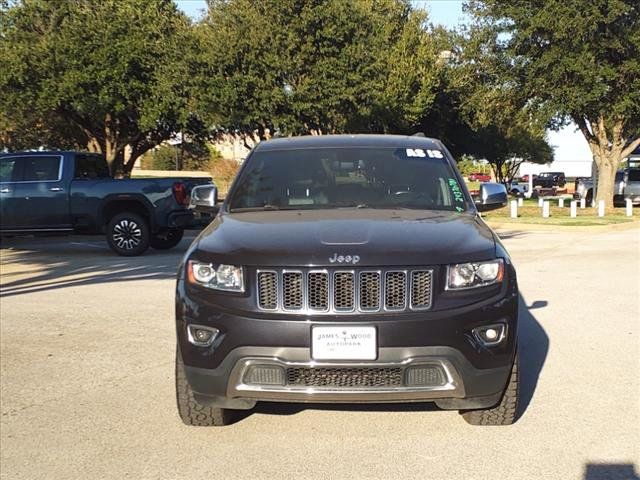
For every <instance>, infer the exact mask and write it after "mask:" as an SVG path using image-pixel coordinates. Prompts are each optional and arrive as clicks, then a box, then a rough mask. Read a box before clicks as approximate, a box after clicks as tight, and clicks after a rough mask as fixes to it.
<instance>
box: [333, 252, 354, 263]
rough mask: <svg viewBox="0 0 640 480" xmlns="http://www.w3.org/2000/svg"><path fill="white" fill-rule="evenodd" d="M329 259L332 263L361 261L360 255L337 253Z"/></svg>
mask: <svg viewBox="0 0 640 480" xmlns="http://www.w3.org/2000/svg"><path fill="white" fill-rule="evenodd" d="M329 261H330V262H331V263H336V262H338V263H352V264H353V265H355V264H356V263H358V262H359V261H360V256H359V255H338V254H337V253H334V254H333V257H329Z"/></svg>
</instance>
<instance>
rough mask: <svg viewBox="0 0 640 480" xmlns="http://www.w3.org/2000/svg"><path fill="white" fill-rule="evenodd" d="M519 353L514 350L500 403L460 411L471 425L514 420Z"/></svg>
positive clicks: (516, 402) (493, 423) (497, 423)
mask: <svg viewBox="0 0 640 480" xmlns="http://www.w3.org/2000/svg"><path fill="white" fill-rule="evenodd" d="M518 358H519V355H518V353H517V352H516V358H515V360H514V361H513V366H512V367H511V375H509V381H508V382H507V387H506V388H505V389H504V393H503V395H502V399H501V400H500V403H499V404H498V405H496V406H495V407H493V408H487V409H486V410H467V411H463V412H460V413H461V414H462V418H464V419H465V420H466V421H467V423H469V424H471V425H511V424H512V423H513V422H515V420H516V415H517V413H518V394H519V382H520V379H519V376H520V374H519V371H518V365H519V363H520V361H519V360H518Z"/></svg>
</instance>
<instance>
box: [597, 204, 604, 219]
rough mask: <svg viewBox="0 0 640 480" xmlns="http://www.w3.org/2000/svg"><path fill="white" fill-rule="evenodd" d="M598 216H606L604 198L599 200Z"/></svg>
mask: <svg viewBox="0 0 640 480" xmlns="http://www.w3.org/2000/svg"><path fill="white" fill-rule="evenodd" d="M598 216H599V217H604V200H600V201H599V202H598Z"/></svg>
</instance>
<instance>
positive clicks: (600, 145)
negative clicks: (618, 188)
mask: <svg viewBox="0 0 640 480" xmlns="http://www.w3.org/2000/svg"><path fill="white" fill-rule="evenodd" d="M572 118H573V120H574V121H575V122H576V124H577V125H578V127H579V128H580V131H581V132H582V134H583V135H584V137H585V139H586V140H587V143H588V144H589V148H590V149H591V153H592V154H593V159H594V161H595V163H596V166H597V167H598V183H597V190H596V192H595V193H596V198H595V201H596V205H597V204H598V202H600V200H604V204H605V207H607V208H612V207H613V195H614V194H615V193H616V192H615V180H616V172H617V171H618V168H619V167H620V163H621V162H622V160H623V159H624V158H626V157H627V156H628V155H629V154H630V153H631V152H632V151H633V150H635V149H636V148H637V147H638V145H640V138H636V139H628V138H626V137H625V135H624V120H622V119H615V118H614V119H610V118H605V117H604V116H603V115H599V116H598V118H597V119H596V120H595V121H592V120H589V119H587V118H586V117H584V116H581V115H572Z"/></svg>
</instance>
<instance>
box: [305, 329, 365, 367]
mask: <svg viewBox="0 0 640 480" xmlns="http://www.w3.org/2000/svg"><path fill="white" fill-rule="evenodd" d="M311 356H312V357H313V359H314V360H375V359H376V358H377V356H378V352H377V341H376V328H375V327H341V326H331V327H312V328H311Z"/></svg>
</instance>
